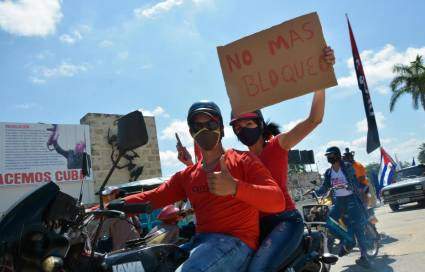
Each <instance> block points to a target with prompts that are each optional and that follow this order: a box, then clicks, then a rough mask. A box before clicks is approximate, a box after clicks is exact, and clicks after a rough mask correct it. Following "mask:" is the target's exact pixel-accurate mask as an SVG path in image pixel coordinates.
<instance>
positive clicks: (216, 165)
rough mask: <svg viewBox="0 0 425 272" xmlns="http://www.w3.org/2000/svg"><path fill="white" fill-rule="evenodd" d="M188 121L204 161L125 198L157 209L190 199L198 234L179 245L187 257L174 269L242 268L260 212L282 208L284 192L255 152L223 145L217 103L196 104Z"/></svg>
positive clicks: (251, 249)
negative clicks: (253, 153) (186, 252)
mask: <svg viewBox="0 0 425 272" xmlns="http://www.w3.org/2000/svg"><path fill="white" fill-rule="evenodd" d="M187 123H188V125H189V131H190V134H191V135H192V137H193V138H194V140H195V142H196V143H197V144H198V145H199V147H200V150H201V152H202V160H200V161H198V162H197V163H196V164H194V165H191V166H188V167H187V168H186V169H184V170H182V171H180V172H178V173H176V174H175V175H173V176H172V177H171V178H170V180H169V181H167V182H165V183H163V184H162V185H160V186H159V187H158V188H156V189H154V190H151V191H148V192H144V193H139V194H136V195H132V196H128V197H126V198H125V201H126V202H128V203H137V202H146V201H150V202H151V204H152V206H153V208H160V207H164V206H166V205H168V204H171V203H174V202H176V201H179V200H183V199H186V198H188V199H189V200H190V202H191V203H192V206H193V208H194V210H195V215H196V232H197V234H196V235H195V236H194V239H192V240H191V241H190V242H189V243H187V244H185V245H184V246H183V248H184V249H187V250H188V251H190V256H189V258H188V259H187V260H186V261H185V262H184V263H183V264H182V265H181V266H180V267H179V268H178V269H177V270H176V271H206V269H207V268H208V271H244V270H245V269H246V266H247V264H248V263H249V261H250V259H251V256H252V254H253V252H254V250H256V249H257V248H258V240H259V212H260V211H262V212H269V213H276V212H281V211H283V210H284V209H285V199H284V195H283V193H282V191H281V190H280V188H279V186H278V185H277V182H276V181H275V180H274V179H273V178H272V176H271V174H270V172H269V171H268V170H267V169H266V168H265V167H264V166H263V164H262V163H261V162H260V161H259V159H258V158H257V157H256V156H254V155H252V154H250V153H248V152H241V151H237V150H233V149H229V150H224V148H223V146H222V143H221V139H222V137H223V136H224V125H223V119H222V115H221V112H220V109H219V107H218V106H217V105H216V104H215V103H213V102H210V101H200V102H196V103H194V104H193V105H192V106H191V107H190V109H189V112H188V116H187Z"/></svg>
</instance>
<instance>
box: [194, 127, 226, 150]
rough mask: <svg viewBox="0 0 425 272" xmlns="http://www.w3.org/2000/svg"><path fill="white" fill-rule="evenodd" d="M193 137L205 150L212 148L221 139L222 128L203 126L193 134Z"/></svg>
mask: <svg viewBox="0 0 425 272" xmlns="http://www.w3.org/2000/svg"><path fill="white" fill-rule="evenodd" d="M192 137H193V139H195V141H196V142H197V143H198V144H199V146H200V147H201V148H202V149H203V150H207V151H209V150H212V149H213V148H214V147H215V146H216V145H217V144H218V142H219V140H220V130H208V129H206V128H203V129H201V130H199V131H198V132H196V133H195V134H192Z"/></svg>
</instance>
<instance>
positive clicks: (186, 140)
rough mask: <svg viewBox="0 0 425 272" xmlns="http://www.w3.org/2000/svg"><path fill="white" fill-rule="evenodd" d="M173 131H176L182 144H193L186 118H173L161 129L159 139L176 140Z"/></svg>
mask: <svg viewBox="0 0 425 272" xmlns="http://www.w3.org/2000/svg"><path fill="white" fill-rule="evenodd" d="M175 133H178V135H179V137H180V140H181V141H182V144H183V145H191V144H192V145H193V138H192V136H190V133H189V127H188V125H187V122H186V120H174V121H173V122H172V123H171V124H170V125H169V126H168V127H166V128H165V129H163V130H162V131H161V136H160V139H161V140H174V141H176V136H175Z"/></svg>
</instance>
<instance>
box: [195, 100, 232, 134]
mask: <svg viewBox="0 0 425 272" xmlns="http://www.w3.org/2000/svg"><path fill="white" fill-rule="evenodd" d="M199 113H203V114H207V115H209V116H212V117H215V118H218V119H219V123H220V130H221V137H223V136H224V125H223V117H222V115H221V111H220V108H219V107H218V106H217V104H216V103H214V102H212V101H208V100H201V101H198V102H195V103H193V104H192V106H190V108H189V111H188V112H187V124H188V125H189V127H190V124H191V123H192V120H193V118H194V117H195V115H197V114H199Z"/></svg>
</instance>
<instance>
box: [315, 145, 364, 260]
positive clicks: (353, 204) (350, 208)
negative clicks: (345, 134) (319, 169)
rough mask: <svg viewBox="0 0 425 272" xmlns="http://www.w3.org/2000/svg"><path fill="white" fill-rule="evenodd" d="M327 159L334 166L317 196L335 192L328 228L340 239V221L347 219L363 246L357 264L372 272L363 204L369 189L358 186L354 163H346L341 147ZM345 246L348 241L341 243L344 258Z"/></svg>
mask: <svg viewBox="0 0 425 272" xmlns="http://www.w3.org/2000/svg"><path fill="white" fill-rule="evenodd" d="M325 156H326V157H327V160H328V162H329V163H330V164H331V165H332V166H331V167H330V168H329V169H327V170H326V172H325V174H324V176H325V180H324V182H323V184H322V186H321V187H320V188H319V189H318V190H316V193H317V194H318V195H323V194H325V193H326V192H328V191H329V190H330V189H333V198H334V205H333V206H332V207H331V210H330V212H329V217H328V220H327V226H328V228H329V229H330V230H331V231H335V234H336V235H337V236H339V235H338V233H337V231H336V229H337V228H336V226H337V225H338V219H339V218H341V217H342V216H344V215H346V216H347V217H348V222H347V223H348V226H349V227H351V228H352V229H353V232H354V235H355V236H356V238H357V241H358V243H359V248H360V253H361V257H360V258H359V259H357V260H356V263H357V264H358V265H361V266H363V267H367V268H369V267H370V261H369V259H368V257H367V254H366V237H365V229H364V226H365V222H366V217H365V212H364V208H363V206H362V205H363V204H362V202H361V191H362V190H364V188H365V186H364V185H363V184H361V183H359V182H358V180H357V178H356V176H355V173H354V169H353V167H352V165H351V163H349V162H346V161H343V160H342V158H341V151H340V150H339V148H338V147H336V146H332V147H329V148H328V149H326V153H325ZM344 244H346V241H342V242H341V247H340V252H339V255H340V256H343V255H345V254H346V253H347V251H346V249H345V247H344Z"/></svg>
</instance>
